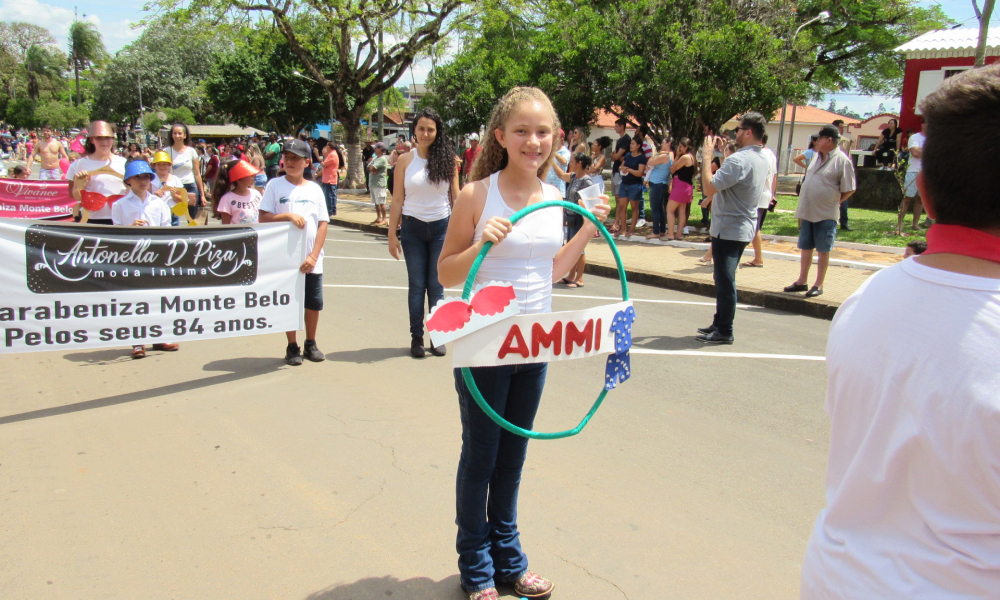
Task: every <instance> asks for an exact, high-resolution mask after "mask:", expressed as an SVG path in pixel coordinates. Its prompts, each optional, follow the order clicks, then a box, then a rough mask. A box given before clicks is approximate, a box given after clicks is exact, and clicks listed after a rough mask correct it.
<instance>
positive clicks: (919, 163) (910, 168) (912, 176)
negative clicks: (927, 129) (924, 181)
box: [896, 121, 927, 236]
mask: <svg viewBox="0 0 1000 600" xmlns="http://www.w3.org/2000/svg"><path fill="white" fill-rule="evenodd" d="M926 139H927V138H926V137H924V122H923V121H921V122H920V133H915V134H913V135H911V136H910V141H909V142H907V143H906V146H907V148H906V149H907V151H908V152H909V153H910V161H909V164H908V165H907V167H906V177H905V178H904V179H903V201H902V202H900V203H899V217H898V220H897V222H896V235H903V236H905V235H906V234H905V233H903V219H904V218H905V217H906V213H908V212H910V204H911V203H912V204H913V231H916V230H917V223H918V222H920V213H921V211H922V210H923V208H924V206H923V203H922V202H921V201H920V190H919V189H918V188H917V174H918V173H920V169H921V168H922V167H923V156H924V154H923V152H924V141H925V140H926ZM914 200H916V201H915V202H914Z"/></svg>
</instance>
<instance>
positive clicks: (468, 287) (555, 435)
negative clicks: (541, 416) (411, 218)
mask: <svg viewBox="0 0 1000 600" xmlns="http://www.w3.org/2000/svg"><path fill="white" fill-rule="evenodd" d="M551 206H559V207H562V208H564V209H566V210H570V211H573V212H576V213H579V214H581V215H583V216H584V217H585V218H586V219H587V220H589V221H590V222H591V223H593V224H594V225H596V226H597V230H598V231H599V232H600V233H601V236H602V237H603V238H604V239H605V240H607V242H608V246H609V247H610V248H611V254H613V255H614V257H615V264H617V265H618V279H619V281H620V282H621V286H622V300H623V301H626V300H628V281H626V279H625V267H624V266H623V265H622V257H621V254H619V253H618V247H617V246H615V241H614V239H613V238H612V237H611V234H610V233H608V230H607V228H605V227H604V223H601V221H600V220H599V219H598V218H597V217H595V216H594V215H593V214H592V213H591V212H590V211H589V210H587V209H585V208H583V207H581V206H579V205H576V204H572V203H570V202H563V201H562V200H547V201H545V202H539V203H537V204H532V205H531V206H528V207H525V208H522V209H521V210H519V211H517V212H516V213H514V216H512V217H511V218H510V222H511V224H514V223H517V222H518V221H520V220H521V219H523V218H524V217H526V216H527V215H530V214H531V213H533V212H535V211H536V210H541V209H543V208H549V207H551ZM492 247H493V242H486V243H485V244H483V249H482V250H480V251H479V255H478V256H476V260H475V261H474V262H473V263H472V268H471V269H469V276H468V277H467V278H466V280H465V289H463V290H462V299H463V300H466V301H467V300H469V298H470V297H471V296H472V286H473V284H474V283H475V281H476V274H477V273H479V267H480V266H481V265H482V264H483V259H484V258H486V255H487V254H488V253H489V251H490V248H492ZM462 378H463V379H464V380H465V386H466V387H467V388H469V392H471V393H472V397H473V399H475V401H476V404H478V405H479V408H481V409H482V410H483V412H484V413H486V415H487V416H489V418H490V419H492V420H493V422H494V423H496V424H497V425H499V426H500V427H502V428H504V429H506V430H507V431H509V432H511V433H513V434H516V435H519V436H521V437H526V438H530V439H533V440H558V439H560V438H566V437H570V436H573V435H576V434H578V433H580V432H581V431H583V428H584V427H586V426H587V423H589V422H590V418H591V417H593V416H594V413H596V412H597V409H598V408H600V407H601V404H602V403H603V402H604V397H605V396H607V395H608V390H607V389H606V388H604V389H602V390H601V395H600V396H598V397H597V400H596V401H595V402H594V405H593V406H591V407H590V410H589V411H587V414H586V416H584V417H583V420H582V421H580V424H579V425H577V426H576V427H574V428H573V429H567V430H565V431H556V432H552V433H543V432H540V431H531V430H529V429H523V428H521V427H518V426H517V425H514V424H513V423H511V422H509V421H507V419H504V418H503V417H501V416H500V415H499V414H497V411H495V410H493V407H492V406H490V405H489V404H488V403H487V402H486V399H485V398H483V395H482V393H480V391H479V387H478V386H477V385H476V380H475V379H473V377H472V371H470V370H469V368H468V367H462Z"/></svg>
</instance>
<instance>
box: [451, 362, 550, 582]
mask: <svg viewBox="0 0 1000 600" xmlns="http://www.w3.org/2000/svg"><path fill="white" fill-rule="evenodd" d="M547 366H548V365H547V364H545V363H537V364H530V365H505V366H500V367H478V368H474V369H472V376H473V377H474V378H475V380H476V386H477V387H478V388H479V391H480V392H482V394H483V398H484V399H485V400H486V402H487V403H488V404H489V405H490V406H491V407H493V409H494V410H495V411H497V413H498V414H500V416H502V417H503V418H505V419H507V420H508V421H509V422H511V423H513V424H514V425H517V426H518V427H522V428H524V429H531V427H532V425H533V423H534V421H535V413H536V412H537V411H538V403H539V400H541V397H542V388H544V387H545V372H546V367H547ZM455 389H456V390H457V391H458V406H459V409H460V411H461V416H462V457H461V459H460V460H459V462H458V478H457V483H456V493H455V495H456V498H455V500H456V501H455V508H456V513H457V516H456V518H455V524H456V525H458V538H457V540H456V542H455V547H456V549H457V550H458V570H459V573H460V574H461V581H462V587H463V588H465V589H466V591H468V592H475V591H479V590H485V589H488V588H491V587H494V586H495V581H494V578H496V580H498V581H513V580H516V579H517V578H518V577H520V576H521V575H523V574H524V573H525V572H526V571H527V570H528V557H527V556H525V554H524V552H523V551H522V550H521V541H520V533H519V532H518V530H517V492H518V488H519V487H520V485H521V469H522V468H523V467H524V459H525V457H526V456H527V454H528V439H527V438H523V437H521V436H519V435H514V434H513V433H510V432H509V431H507V430H505V429H501V428H500V426H499V425H497V424H496V423H494V422H493V421H492V420H491V419H490V418H489V417H488V416H486V413H484V412H483V411H482V409H480V408H479V405H477V404H476V401H475V400H474V399H473V398H472V394H470V393H469V389H468V388H467V387H466V385H465V380H464V379H462V371H461V369H455Z"/></svg>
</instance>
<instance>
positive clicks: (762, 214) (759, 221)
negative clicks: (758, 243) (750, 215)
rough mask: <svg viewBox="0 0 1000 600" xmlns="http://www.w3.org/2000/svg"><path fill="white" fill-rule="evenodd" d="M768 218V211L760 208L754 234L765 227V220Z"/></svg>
mask: <svg viewBox="0 0 1000 600" xmlns="http://www.w3.org/2000/svg"><path fill="white" fill-rule="evenodd" d="M766 218H767V209H766V208H758V209H757V229H756V230H754V233H757V232H758V231H760V228H761V227H763V226H764V219H766Z"/></svg>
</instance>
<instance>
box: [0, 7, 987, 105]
mask: <svg viewBox="0 0 1000 600" xmlns="http://www.w3.org/2000/svg"><path fill="white" fill-rule="evenodd" d="M918 3H919V4H921V5H923V6H931V5H934V4H937V5H940V6H941V7H942V8H943V9H944V12H945V14H947V15H948V16H949V17H951V18H952V19H954V20H955V21H957V22H958V23H960V24H963V25H964V26H965V27H975V26H976V25H977V21H976V15H975V13H974V12H973V10H972V2H971V0H920V1H919V2H918ZM981 4H982V2H981V0H980V5H981ZM142 5H143V2H141V1H138V2H137V1H135V0H132V1H128V0H125V1H122V0H80V1H76V2H74V1H70V0H50V1H49V2H46V1H45V0H0V21H26V22H28V23H34V24H36V25H41V26H43V27H46V28H48V29H49V30H50V31H51V32H52V34H53V35H54V36H55V37H56V43H57V44H58V45H59V47H60V48H62V49H63V51H65V50H66V33H67V31H68V30H69V26H70V24H71V23H72V22H73V10H74V8H76V10H77V11H78V12H79V17H80V18H81V19H84V18H86V19H87V20H89V21H91V22H93V23H94V24H95V25H97V28H98V30H99V31H100V32H101V35H102V36H103V37H104V45H105V46H106V47H107V49H108V51H110V52H111V53H115V52H117V51H118V50H121V49H122V48H123V47H124V46H126V45H127V44H128V43H129V42H131V41H133V40H134V39H136V38H137V37H139V34H140V33H141V30H140V29H135V28H134V27H133V25H134V24H135V23H137V22H138V21H140V20H142V19H143V18H144V17H146V16H147V13H145V12H143V10H142ZM993 24H994V25H996V24H1000V9H998V10H997V11H996V12H994V14H993ZM429 71H430V62H429V61H427V60H424V61H419V62H417V63H415V64H414V65H413V67H412V68H411V70H410V72H408V73H406V74H405V75H404V76H403V78H402V79H400V81H399V82H398V84H397V85H409V84H410V83H424V82H425V81H426V80H427V75H428V73H429ZM831 98H832V99H834V100H836V101H837V105H838V106H841V107H843V106H847V107H849V108H850V109H851V110H853V111H855V112H858V113H862V114H863V113H866V112H874V111H875V109H876V108H877V107H878V105H879V104H880V103H884V104H885V107H886V108H887V109H888V110H889V111H890V112H899V104H900V102H899V98H897V97H886V96H862V95H858V94H850V93H847V94H831V95H829V96H827V97H826V99H825V100H824V101H823V102H821V103H819V104H821V105H822V106H823V107H824V108H825V107H826V106H827V104H828V103H829V100H830V99H831Z"/></svg>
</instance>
